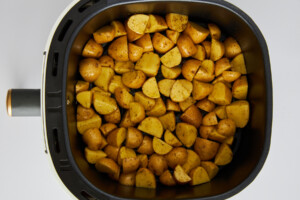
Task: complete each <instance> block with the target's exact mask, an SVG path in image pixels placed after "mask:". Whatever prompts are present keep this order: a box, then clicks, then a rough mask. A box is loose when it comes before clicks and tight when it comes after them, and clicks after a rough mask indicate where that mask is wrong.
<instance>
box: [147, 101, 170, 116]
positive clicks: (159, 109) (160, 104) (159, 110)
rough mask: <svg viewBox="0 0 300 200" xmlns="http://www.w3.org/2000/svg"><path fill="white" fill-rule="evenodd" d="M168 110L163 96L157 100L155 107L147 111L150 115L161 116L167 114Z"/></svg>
mask: <svg viewBox="0 0 300 200" xmlns="http://www.w3.org/2000/svg"><path fill="white" fill-rule="evenodd" d="M166 111H167V109H166V106H165V103H164V101H163V100H162V98H158V99H156V100H155V105H154V107H153V108H152V109H151V110H149V111H147V112H146V114H147V115H148V116H154V117H159V116H162V115H163V114H165V113H166Z"/></svg>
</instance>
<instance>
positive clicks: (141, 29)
mask: <svg viewBox="0 0 300 200" xmlns="http://www.w3.org/2000/svg"><path fill="white" fill-rule="evenodd" d="M148 20H149V16H148V15H144V14H135V15H131V16H130V17H129V18H128V22H127V25H128V28H129V29H130V30H132V31H133V32H135V33H138V34H144V33H145V30H146V27H147V24H148Z"/></svg>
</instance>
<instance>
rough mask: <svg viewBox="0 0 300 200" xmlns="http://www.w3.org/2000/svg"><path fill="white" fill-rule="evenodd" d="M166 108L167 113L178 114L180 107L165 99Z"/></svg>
mask: <svg viewBox="0 0 300 200" xmlns="http://www.w3.org/2000/svg"><path fill="white" fill-rule="evenodd" d="M166 107H167V111H174V112H180V107H179V105H178V103H175V102H173V101H171V100H170V99H167V103H166Z"/></svg>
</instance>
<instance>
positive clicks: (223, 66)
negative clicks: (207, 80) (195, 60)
mask: <svg viewBox="0 0 300 200" xmlns="http://www.w3.org/2000/svg"><path fill="white" fill-rule="evenodd" d="M230 68H231V65H230V62H229V59H228V58H222V59H220V60H218V61H217V62H216V65H215V75H216V76H219V75H221V74H222V73H223V72H224V71H226V70H229V69H230Z"/></svg>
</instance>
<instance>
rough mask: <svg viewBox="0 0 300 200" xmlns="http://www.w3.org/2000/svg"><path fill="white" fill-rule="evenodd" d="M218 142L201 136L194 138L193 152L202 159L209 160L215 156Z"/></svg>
mask: <svg viewBox="0 0 300 200" xmlns="http://www.w3.org/2000/svg"><path fill="white" fill-rule="evenodd" d="M219 146H220V145H219V143H217V142H213V141H210V140H207V139H203V138H196V142H195V145H194V150H195V152H196V153H197V154H198V155H199V157H200V159H201V161H202V160H211V159H213V158H214V157H215V155H216V154H217V152H218V149H219Z"/></svg>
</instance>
